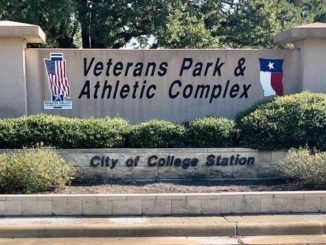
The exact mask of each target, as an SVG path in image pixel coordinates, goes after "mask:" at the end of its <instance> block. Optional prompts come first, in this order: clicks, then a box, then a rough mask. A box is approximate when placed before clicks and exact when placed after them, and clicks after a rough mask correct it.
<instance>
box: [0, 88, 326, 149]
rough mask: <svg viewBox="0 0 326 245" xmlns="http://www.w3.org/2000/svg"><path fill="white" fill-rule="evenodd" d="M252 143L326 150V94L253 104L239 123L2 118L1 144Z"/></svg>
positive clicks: (264, 146) (222, 120) (223, 120)
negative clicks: (133, 122) (138, 122)
mask: <svg viewBox="0 0 326 245" xmlns="http://www.w3.org/2000/svg"><path fill="white" fill-rule="evenodd" d="M38 146H49V147H55V148H112V147H149V148H151V147H184V146H185V147H234V146H241V147H251V148H256V149H261V150H277V149H290V148H292V147H295V148H298V147H303V146H309V147H316V148H317V149H319V150H326V94H313V93H307V92H305V93H301V94H296V95H291V96H284V97H274V98H269V99H267V100H263V101H260V102H258V103H257V104H255V105H253V106H252V107H251V108H249V109H248V110H246V111H244V112H242V113H240V114H239V115H238V116H237V119H236V123H235V122H234V121H233V120H231V119H226V118H222V117H213V116H210V117H205V118H197V119H193V120H190V121H188V122H185V123H182V124H177V123H172V122H168V121H162V120H152V121H148V122H144V123H140V124H137V125H134V126H132V125H130V124H128V122H127V121H125V120H124V119H121V118H113V119H111V118H100V119H77V118H65V117H60V116H53V115H45V114H40V115H34V116H28V117H21V118H14V119H2V120H0V148H17V149H19V148H24V147H25V148H31V147H38Z"/></svg>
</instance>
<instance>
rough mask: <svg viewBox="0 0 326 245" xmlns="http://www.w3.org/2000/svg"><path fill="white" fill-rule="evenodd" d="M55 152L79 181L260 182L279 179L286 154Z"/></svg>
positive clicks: (193, 150)
mask: <svg viewBox="0 0 326 245" xmlns="http://www.w3.org/2000/svg"><path fill="white" fill-rule="evenodd" d="M58 153H59V154H60V155H61V156H62V157H63V158H64V159H65V160H66V161H67V162H68V163H69V164H71V165H73V166H74V167H76V168H77V169H78V172H79V178H78V180H79V181H83V182H84V181H87V182H110V181H124V182H129V181H182V180H196V181H202V180H214V181H216V180H221V181H229V180H230V181H232V180H236V181H238V180H250V181H254V180H263V179H274V178H279V177H280V174H279V172H278V170H277V163H278V162H279V160H281V159H283V158H284V157H285V155H286V152H282V151H279V152H262V151H257V150H253V149H248V148H173V149H166V148H165V149H75V150H58Z"/></svg>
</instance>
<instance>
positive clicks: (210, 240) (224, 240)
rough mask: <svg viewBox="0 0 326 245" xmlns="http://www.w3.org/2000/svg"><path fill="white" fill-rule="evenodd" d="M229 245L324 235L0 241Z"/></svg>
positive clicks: (22, 243) (322, 238) (317, 240)
mask: <svg viewBox="0 0 326 245" xmlns="http://www.w3.org/2000/svg"><path fill="white" fill-rule="evenodd" d="M2 244H8V245H11V244H14V245H43V244H47V245H66V244H69V245H75V244H76V245H86V244H87V245H89V244H91V245H124V244H126V245H131V244H132V245H145V244H146V245H151V244H155V245H172V244H173V245H208V244H209V245H219V244H224V245H230V244H252V245H255V244H261V245H264V244H270V245H273V244H326V235H309V236H303V235H302V236H255V237H239V238H230V237H141V238H139V237H138V238H136V237H129V238H94V237H92V238H19V239H0V245H2Z"/></svg>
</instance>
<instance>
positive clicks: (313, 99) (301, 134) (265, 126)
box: [237, 92, 326, 150]
mask: <svg viewBox="0 0 326 245" xmlns="http://www.w3.org/2000/svg"><path fill="white" fill-rule="evenodd" d="M325 118H326V95H325V94H314V93H308V92H304V93H300V94H295V95H290V96H284V97H278V98H275V99H273V100H271V101H270V102H268V103H263V104H261V105H260V106H257V108H256V109H255V110H254V111H249V113H248V114H243V117H242V118H238V120H237V121H238V125H237V126H238V128H239V129H240V135H241V139H240V144H241V145H243V146H247V147H252V148H256V149H264V150H274V149H282V148H287V149H289V148H291V147H300V146H306V145H307V146H309V147H317V148H318V149H320V150H325V149H326V120H325Z"/></svg>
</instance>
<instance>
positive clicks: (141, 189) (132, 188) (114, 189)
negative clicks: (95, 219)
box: [52, 182, 313, 194]
mask: <svg viewBox="0 0 326 245" xmlns="http://www.w3.org/2000/svg"><path fill="white" fill-rule="evenodd" d="M303 190H313V188H311V187H309V186H303V185H302V184H300V183H270V182H269V183H255V184H248V183H232V184H230V183H229V184H225V183H224V184H223V183H222V184H221V183H208V182H205V183H181V184H179V183H128V184H121V183H116V184H83V185H72V186H67V187H65V188H64V189H61V190H55V191H54V192H52V193H62V194H132V193H139V194H149V193H213V192H215V193H216V192H255V191H303Z"/></svg>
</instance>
